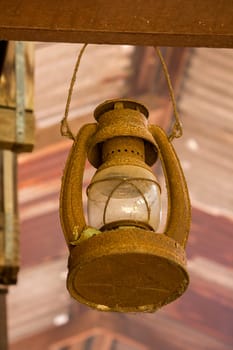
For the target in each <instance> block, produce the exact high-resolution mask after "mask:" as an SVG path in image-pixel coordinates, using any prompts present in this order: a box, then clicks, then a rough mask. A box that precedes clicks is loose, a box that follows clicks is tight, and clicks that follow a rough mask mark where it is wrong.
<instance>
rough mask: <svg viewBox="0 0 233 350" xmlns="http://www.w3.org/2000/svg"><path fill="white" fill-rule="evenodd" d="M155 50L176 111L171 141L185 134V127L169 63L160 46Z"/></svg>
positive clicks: (169, 136) (169, 138) (170, 136)
mask: <svg viewBox="0 0 233 350" xmlns="http://www.w3.org/2000/svg"><path fill="white" fill-rule="evenodd" d="M155 51H156V52H157V55H158V57H159V59H160V62H161V65H162V68H163V72H164V75H165V78H166V81H167V85H168V90H169V94H170V98H171V101H172V106H173V111H174V116H175V122H174V124H173V126H172V130H171V133H170V135H168V140H169V141H170V142H172V141H173V139H174V138H179V137H181V136H182V135H183V128H182V123H181V121H180V116H179V113H178V110H177V105H176V99H175V95H174V90H173V87H172V83H171V79H170V75H169V72H168V69H167V65H166V63H165V61H164V58H163V55H162V53H161V51H160V49H159V48H158V47H155Z"/></svg>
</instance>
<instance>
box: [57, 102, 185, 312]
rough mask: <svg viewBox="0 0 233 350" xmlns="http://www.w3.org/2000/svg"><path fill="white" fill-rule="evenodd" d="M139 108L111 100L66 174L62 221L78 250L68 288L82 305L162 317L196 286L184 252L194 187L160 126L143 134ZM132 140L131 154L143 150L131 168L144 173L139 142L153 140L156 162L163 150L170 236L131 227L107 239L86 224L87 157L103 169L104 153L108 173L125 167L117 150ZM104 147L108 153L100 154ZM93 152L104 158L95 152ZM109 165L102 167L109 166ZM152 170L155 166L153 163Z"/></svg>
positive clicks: (87, 130) (80, 141) (84, 135)
mask: <svg viewBox="0 0 233 350" xmlns="http://www.w3.org/2000/svg"><path fill="white" fill-rule="evenodd" d="M139 105H140V104H138V103H137V102H135V103H134V104H133V102H132V101H128V102H126V101H125V100H113V101H107V102H106V103H104V104H102V105H100V106H99V107H98V108H97V111H98V117H97V118H96V119H97V120H98V121H99V123H98V124H87V125H85V126H84V127H83V128H82V129H81V130H80V132H79V134H78V136H77V138H76V140H75V142H74V144H73V148H72V150H71V152H70V155H69V158H68V160H67V163H66V168H65V171H64V175H63V181H62V189H61V197H60V217H61V223H62V228H63V232H64V235H65V238H66V241H67V244H68V246H69V248H70V258H69V274H68V279H67V288H68V290H69V291H70V293H71V295H72V296H73V297H74V298H75V299H77V300H79V301H80V302H83V303H85V304H87V305H89V306H91V307H94V308H97V309H99V310H103V311H110V310H111V311H119V312H131V311H155V310H157V309H158V308H159V307H161V306H162V305H165V304H167V303H169V302H170V301H172V300H174V299H176V298H177V297H178V296H180V295H181V294H182V293H183V292H184V290H185V289H186V287H187V285H188V275H187V272H186V270H185V252H184V247H185V243H186V240H187V235H188V231H189V225H190V202H189V196H188V191H187V186H186V184H185V179H184V175H183V172H182V169H181V167H180V164H179V161H178V158H177V156H176V154H175V151H174V149H173V147H172V146H171V143H170V142H169V140H168V137H167V136H166V134H165V133H164V132H163V130H162V129H160V128H159V127H157V126H153V127H152V126H150V127H148V126H147V124H146V123H145V120H144V126H143V127H142V124H141V123H140V122H141V119H140V118H139V116H140V114H141V113H140V109H139V108H138V106H139ZM109 106H111V108H110V107H109ZM101 107H103V112H102V113H103V115H101ZM121 117H122V121H121V122H120V119H121ZM141 118H142V116H141ZM103 121H104V122H103ZM108 121H109V124H108ZM137 121H138V124H137ZM114 122H115V124H114ZM137 125H138V127H137ZM143 131H144V133H143ZM131 133H133V137H132V136H130V135H131ZM122 134H123V135H124V136H123V137H122V136H121V135H122ZM148 135H150V137H148ZM127 137H129V144H130V147H131V148H132V149H134V148H135V149H138V151H137V153H138V154H137V156H136V157H131V156H130V155H129V154H130V153H131V152H129V153H128V152H123V153H124V157H125V158H126V159H128V160H127V161H128V163H127V164H130V162H133V164H135V162H136V163H137V165H138V166H143V165H142V164H143V163H144V162H143V159H142V158H141V157H140V151H139V150H141V151H144V150H143V147H141V145H140V144H139V143H138V140H137V138H139V139H141V140H142V141H143V142H144V143H145V144H146V142H148V141H149V144H150V147H151V149H152V150H153V151H154V155H157V150H156V148H157V149H158V151H159V157H160V158H161V161H162V164H163V168H164V175H165V178H166V183H167V187H168V197H171V196H173V198H168V206H169V208H168V217H167V226H166V229H165V232H164V234H158V233H155V232H151V231H148V230H146V229H142V228H141V229H140V228H137V227H132V226H131V227H129V226H127V225H126V226H125V227H124V228H123V227H118V228H116V229H114V230H111V228H110V229H108V230H107V231H105V232H103V233H101V232H100V231H98V230H96V229H95V228H88V225H87V224H86V222H85V217H84V212H83V205H82V182H83V172H84V165H85V160H86V156H88V158H89V160H90V161H91V162H92V163H93V164H94V165H95V166H99V165H101V164H102V162H103V159H102V150H103V149H104V152H103V153H104V157H105V158H107V161H106V162H105V163H106V164H107V166H112V165H113V164H115V165H117V164H119V165H120V164H122V159H123V156H122V154H121V152H118V151H117V152H116V155H115V154H114V152H115V151H114V148H115V147H116V146H117V147H118V149H119V150H121V149H122V150H125V149H126V146H127V145H126V144H124V141H125V139H127ZM152 139H153V142H151V140H152ZM109 142H110V144H109ZM99 144H101V146H99V147H98V148H96V145H99ZM103 145H104V146H103ZM105 146H106V147H105ZM93 149H97V151H96V152H93ZM109 150H111V152H110V153H111V156H110V155H109V158H110V160H108V152H109ZM112 151H113V154H112ZM145 151H146V149H145ZM164 153H166V154H165V155H164ZM147 159H148V163H149V164H153V162H151V158H148V157H147V156H146V152H145V160H147ZM154 159H155V158H154ZM154 159H153V160H154ZM105 163H104V164H103V165H101V166H103V167H106V164H105ZM144 166H145V167H148V165H146V164H145V163H144ZM174 187H175V189H174ZM174 203H175V204H176V205H174ZM173 210H174V213H172V211H173ZM182 213H183V215H182ZM135 226H136V222H135ZM83 232H85V234H87V233H88V235H87V236H86V239H80V237H81V236H82V233H83ZM74 239H76V242H74ZM79 239H80V240H79ZM73 245H74V246H73Z"/></svg>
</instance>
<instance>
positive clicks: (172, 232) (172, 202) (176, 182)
mask: <svg viewBox="0 0 233 350" xmlns="http://www.w3.org/2000/svg"><path fill="white" fill-rule="evenodd" d="M150 130H151V133H152V134H153V136H154V138H155V140H156V144H157V147H158V150H159V157H160V159H161V162H162V166H163V171H164V174H165V180H166V185H167V192H168V208H167V211H168V214H167V223H166V228H165V233H166V235H168V236H169V237H172V238H174V239H175V240H176V241H177V242H179V243H180V244H181V245H182V246H183V247H185V246H186V243H187V239H188V234H189V230H190V224H191V205H190V199H189V193H188V188H187V184H186V180H185V177H184V173H183V171H182V168H181V165H180V162H179V158H178V157H177V155H176V152H175V150H174V147H173V146H172V144H171V142H169V141H168V138H167V135H166V134H165V132H164V131H163V129H161V128H160V127H158V126H154V125H151V126H150Z"/></svg>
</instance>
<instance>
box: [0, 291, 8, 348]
mask: <svg viewBox="0 0 233 350" xmlns="http://www.w3.org/2000/svg"><path fill="white" fill-rule="evenodd" d="M6 293H7V288H5V287H1V286H0V349H1V350H7V349H8V334H7V309H6Z"/></svg>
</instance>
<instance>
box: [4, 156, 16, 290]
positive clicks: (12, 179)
mask: <svg viewBox="0 0 233 350" xmlns="http://www.w3.org/2000/svg"><path fill="white" fill-rule="evenodd" d="M16 170H17V168H16V154H14V153H13V152H11V151H7V150H4V151H0V284H4V285H10V284H15V283H16V281H17V272H18V270H19V248H18V236H19V230H18V210H17V180H16Z"/></svg>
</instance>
